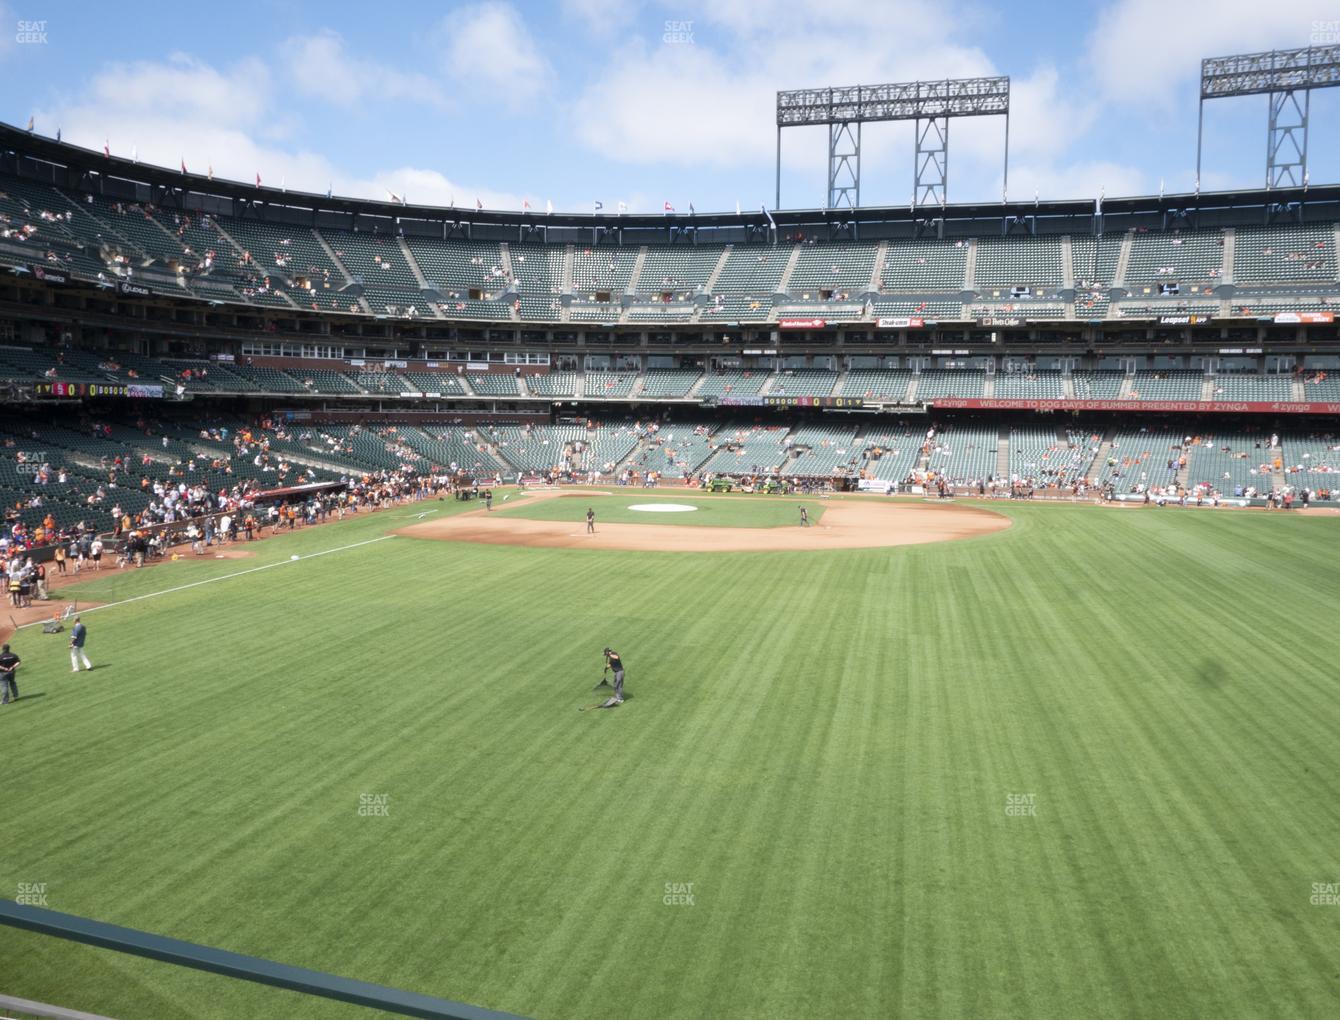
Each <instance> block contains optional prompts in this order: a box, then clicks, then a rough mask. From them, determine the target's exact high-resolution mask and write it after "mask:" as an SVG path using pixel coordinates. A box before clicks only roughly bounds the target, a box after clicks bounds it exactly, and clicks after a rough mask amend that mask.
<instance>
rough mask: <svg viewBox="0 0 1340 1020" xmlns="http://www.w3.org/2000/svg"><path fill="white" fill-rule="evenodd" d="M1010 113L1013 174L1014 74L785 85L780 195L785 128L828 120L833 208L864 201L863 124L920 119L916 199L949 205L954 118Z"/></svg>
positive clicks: (780, 113) (780, 106)
mask: <svg viewBox="0 0 1340 1020" xmlns="http://www.w3.org/2000/svg"><path fill="white" fill-rule="evenodd" d="M995 115H1004V117H1005V177H1004V183H1005V185H1006V186H1007V187H1008V185H1009V180H1010V79H1009V78H1008V77H1000V78H946V79H944V80H942V81H912V82H902V83H900V84H895V85H849V86H839V87H834V88H822V89H795V90H792V91H789V92H778V93H777V199H776V203H775V205H774V208H781V204H782V128H787V127H804V126H810V125H815V124H824V125H827V127H828V208H829V209H840V208H844V207H845V208H848V209H855V208H858V207H859V206H860V204H861V125H862V124H870V123H874V122H877V121H886V120H911V121H915V122H916V125H915V129H916V153H915V162H914V164H913V177H912V204H913V206H914V207H916V206H927V205H932V206H936V205H938V206H943V205H944V204H945V202H946V200H947V196H946V185H947V182H948V178H949V118H951V117H986V116H995Z"/></svg>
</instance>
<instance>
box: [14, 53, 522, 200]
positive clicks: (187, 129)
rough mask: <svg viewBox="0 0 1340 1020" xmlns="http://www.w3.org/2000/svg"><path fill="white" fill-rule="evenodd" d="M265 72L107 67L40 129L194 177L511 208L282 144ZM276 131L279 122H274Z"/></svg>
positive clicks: (185, 64) (191, 66) (417, 173)
mask: <svg viewBox="0 0 1340 1020" xmlns="http://www.w3.org/2000/svg"><path fill="white" fill-rule="evenodd" d="M272 92H273V88H272V85H271V76H270V72H269V70H268V69H267V67H266V65H265V64H263V63H262V62H260V61H258V60H244V61H242V62H240V63H239V64H237V65H235V66H234V67H232V68H229V69H226V70H219V69H217V68H214V67H212V66H210V65H208V64H205V63H203V62H201V61H198V60H196V59H194V58H191V57H187V56H184V55H180V54H178V55H174V56H173V57H172V58H170V59H169V60H168V61H166V62H163V63H154V62H151V61H145V62H141V63H136V64H114V65H108V66H106V67H104V68H103V69H102V70H101V71H99V72H98V73H97V74H96V75H95V76H94V77H93V78H92V80H91V81H89V83H88V84H87V86H86V87H85V88H84V90H83V91H82V92H81V93H80V94H78V95H77V96H76V97H74V98H72V99H67V100H64V101H62V102H60V103H58V104H56V105H54V106H52V107H51V108H50V109H46V110H39V111H38V112H37V119H38V121H39V122H40V123H42V124H60V125H62V126H63V136H64V138H65V140H66V141H68V142H73V143H74V144H76V145H83V146H86V147H88V148H91V149H101V148H102V146H103V141H104V139H109V140H110V145H111V149H112V153H113V155H116V156H130V155H131V153H132V151H135V152H136V154H137V156H138V158H139V160H140V162H142V163H150V164H155V165H158V166H165V167H169V168H175V167H177V166H178V164H179V161H180V160H182V159H184V160H185V161H186V165H187V167H188V168H189V169H190V170H191V171H192V172H193V173H203V172H205V170H206V169H207V168H208V167H210V166H211V165H212V166H213V168H214V174H215V176H216V177H218V178H221V179H229V180H235V181H243V182H248V183H250V182H252V181H254V180H255V175H256V174H257V172H259V173H260V174H261V176H262V180H263V182H264V183H265V184H266V185H267V186H270V187H274V186H278V185H279V184H280V183H281V182H283V183H284V184H285V185H286V186H287V187H288V188H290V189H292V190H294V191H309V192H315V193H318V194H321V193H324V192H325V191H326V189H327V188H328V187H331V186H333V187H334V189H335V191H336V192H337V193H338V194H342V195H349V196H353V197H362V198H372V199H378V200H385V199H386V193H387V191H394V192H395V193H396V194H398V195H406V194H407V197H408V199H409V201H411V202H423V203H430V202H441V203H443V204H445V203H446V201H447V199H448V198H449V197H450V196H451V195H455V196H456V199H457V202H458V204H465V203H466V202H468V203H469V204H473V203H474V198H475V195H476V193H478V195H479V197H480V198H481V199H483V200H484V202H485V203H486V204H488V205H490V206H496V207H497V208H514V207H517V206H519V203H520V200H519V199H517V198H516V197H515V196H513V195H509V194H506V193H499V192H494V191H490V190H487V189H483V190H480V189H476V188H474V187H472V186H470V185H469V184H468V183H465V184H462V183H456V182H452V181H450V180H448V179H447V178H446V177H444V176H443V175H442V174H439V173H437V172H436V171H431V170H420V169H416V168H413V167H401V168H398V169H393V170H387V171H384V172H379V173H375V174H373V175H371V176H366V177H360V176H353V175H350V174H347V173H345V172H343V171H342V170H341V169H340V167H339V166H338V165H336V164H334V163H332V162H331V161H330V160H329V159H328V158H327V157H326V156H324V155H322V154H321V153H317V152H312V151H310V150H307V149H304V148H301V147H297V146H293V145H291V144H288V143H287V136H286V135H285V133H284V129H283V121H282V120H281V119H280V118H279V117H278V115H277V111H276V109H275V104H274V102H273V100H272ZM276 125H277V126H276Z"/></svg>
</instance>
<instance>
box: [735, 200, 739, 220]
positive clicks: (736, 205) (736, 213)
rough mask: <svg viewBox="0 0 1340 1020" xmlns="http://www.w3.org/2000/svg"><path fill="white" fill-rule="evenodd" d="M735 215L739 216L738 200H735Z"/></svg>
mask: <svg viewBox="0 0 1340 1020" xmlns="http://www.w3.org/2000/svg"><path fill="white" fill-rule="evenodd" d="M735 215H736V216H739V215H740V200H739V199H738V198H737V199H736V200H735Z"/></svg>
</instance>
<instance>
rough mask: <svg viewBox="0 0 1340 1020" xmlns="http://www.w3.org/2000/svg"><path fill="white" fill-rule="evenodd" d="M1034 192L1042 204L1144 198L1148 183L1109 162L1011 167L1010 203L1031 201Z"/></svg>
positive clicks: (1138, 174) (1133, 171)
mask: <svg viewBox="0 0 1340 1020" xmlns="http://www.w3.org/2000/svg"><path fill="white" fill-rule="evenodd" d="M1169 190H1170V191H1171V190H1172V189H1171V188H1170V189H1169ZM1034 191H1036V192H1037V193H1038V195H1039V196H1040V197H1041V199H1042V200H1043V201H1044V202H1046V201H1049V200H1057V201H1059V200H1062V199H1067V198H1097V197H1098V195H1099V193H1100V192H1101V193H1103V194H1105V195H1107V196H1108V197H1109V198H1112V197H1115V196H1118V195H1147V194H1149V182H1148V181H1147V180H1146V179H1145V176H1144V174H1143V173H1142V172H1141V171H1139V170H1137V169H1136V168H1135V167H1130V166H1125V165H1124V164H1121V163H1116V162H1112V161H1110V160H1081V161H1078V162H1074V163H1062V164H1053V163H1021V164H1018V165H1015V166H1011V167H1010V201H1012V202H1027V201H1031V200H1032V198H1033V193H1034Z"/></svg>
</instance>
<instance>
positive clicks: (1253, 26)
mask: <svg viewBox="0 0 1340 1020" xmlns="http://www.w3.org/2000/svg"><path fill="white" fill-rule="evenodd" d="M1336 17H1340V14H1337V8H1336V6H1335V2H1334V0H1271V3H1270V4H1269V7H1268V8H1266V7H1263V6H1262V5H1261V3H1260V2H1259V0H1187V2H1183V3H1179V4H1176V5H1170V4H1168V3H1167V2H1166V0H1117V2H1115V3H1113V4H1111V5H1110V6H1108V7H1107V8H1105V9H1104V10H1103V11H1102V12H1101V13H1100V14H1099V16H1098V22H1097V25H1096V26H1095V27H1094V30H1093V32H1092V34H1091V35H1090V37H1089V44H1088V53H1089V65H1090V67H1091V69H1092V71H1093V74H1094V76H1095V78H1096V79H1097V82H1098V85H1099V88H1100V89H1101V91H1102V93H1103V95H1104V96H1105V97H1106V98H1108V99H1109V100H1115V101H1118V102H1120V101H1123V100H1126V101H1130V102H1139V103H1147V102H1154V103H1157V104H1159V105H1162V106H1169V107H1172V106H1178V105H1181V104H1183V103H1184V102H1185V101H1186V96H1185V94H1184V93H1182V92H1179V91H1178V89H1177V87H1178V86H1179V85H1182V84H1184V83H1186V82H1196V81H1198V80H1199V77H1200V61H1201V58H1202V57H1217V56H1227V55H1229V54H1233V53H1255V52H1258V51H1260V50H1269V49H1276V48H1286V49H1287V48H1290V47H1294V46H1306V45H1308V42H1309V38H1310V36H1311V33H1312V30H1313V29H1312V22H1313V21H1314V20H1325V19H1334V18H1336Z"/></svg>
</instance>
